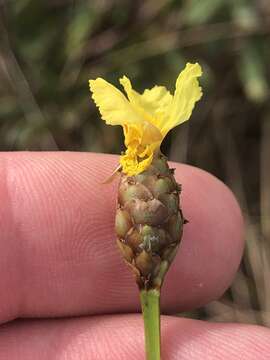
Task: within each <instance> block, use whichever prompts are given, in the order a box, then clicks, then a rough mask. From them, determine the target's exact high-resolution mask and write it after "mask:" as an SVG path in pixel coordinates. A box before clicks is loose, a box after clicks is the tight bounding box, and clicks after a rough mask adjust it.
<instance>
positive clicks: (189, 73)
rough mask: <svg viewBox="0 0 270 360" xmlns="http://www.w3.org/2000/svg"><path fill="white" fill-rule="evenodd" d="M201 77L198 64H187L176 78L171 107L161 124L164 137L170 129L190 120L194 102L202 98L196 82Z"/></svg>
mask: <svg viewBox="0 0 270 360" xmlns="http://www.w3.org/2000/svg"><path fill="white" fill-rule="evenodd" d="M201 75H202V70H201V67H200V65H199V64H198V63H196V64H190V63H187V65H186V67H185V69H184V70H183V71H182V72H181V73H180V75H179V76H178V78H177V80H176V86H175V93H174V96H173V100H172V103H171V106H170V107H169V109H168V113H167V116H166V117H165V118H164V121H163V124H161V131H162V134H163V135H164V136H165V135H166V134H167V132H168V131H170V130H171V129H172V128H174V127H175V126H177V125H179V124H181V123H183V122H184V121H186V120H188V119H189V118H190V116H191V113H192V110H193V108H194V105H195V103H196V101H198V100H200V98H201V97H202V90H201V87H200V86H199V82H198V80H197V78H198V77H200V76H201Z"/></svg>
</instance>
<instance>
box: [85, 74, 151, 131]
mask: <svg viewBox="0 0 270 360" xmlns="http://www.w3.org/2000/svg"><path fill="white" fill-rule="evenodd" d="M89 86H90V90H91V91H92V93H93V94H92V97H93V99H94V101H95V103H96V105H97V107H98V108H99V111H100V113H101V117H102V119H103V120H104V121H105V122H106V124H109V125H124V124H143V122H144V119H143V118H142V117H141V116H140V115H139V114H138V113H137V112H136V111H135V110H134V108H133V107H132V106H131V104H130V102H129V101H128V100H127V98H126V97H125V96H124V95H123V94H122V93H121V91H119V90H118V89H117V88H116V87H114V86H113V85H111V84H110V83H108V82H107V81H105V80H103V79H101V78H97V79H96V80H90V81H89Z"/></svg>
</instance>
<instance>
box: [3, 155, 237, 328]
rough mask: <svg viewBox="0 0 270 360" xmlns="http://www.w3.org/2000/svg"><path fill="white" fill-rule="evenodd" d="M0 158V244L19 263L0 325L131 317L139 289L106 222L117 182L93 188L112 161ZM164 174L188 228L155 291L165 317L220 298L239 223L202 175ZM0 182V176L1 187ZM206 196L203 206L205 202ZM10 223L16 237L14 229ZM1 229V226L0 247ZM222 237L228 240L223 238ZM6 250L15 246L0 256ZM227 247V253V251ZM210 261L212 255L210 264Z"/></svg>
mask: <svg viewBox="0 0 270 360" xmlns="http://www.w3.org/2000/svg"><path fill="white" fill-rule="evenodd" d="M4 160H6V161H7V160H8V162H9V166H10V168H12V172H11V173H10V175H9V179H10V180H9V181H10V182H9V184H8V186H9V194H10V195H11V196H12V199H6V201H7V202H8V203H9V202H11V203H12V209H13V210H12V211H13V214H12V216H9V213H8V212H5V216H6V219H5V224H4V225H3V224H2V226H1V229H0V246H4V247H6V249H5V252H7V251H13V254H12V261H11V263H13V262H15V261H17V257H19V258H21V257H23V259H21V260H20V261H21V265H20V266H19V267H17V266H14V271H15V270H16V269H18V271H19V272H20V273H19V274H17V273H16V276H17V277H18V279H17V280H16V281H17V282H15V283H13V282H11V283H10V284H9V287H10V291H11V292H13V293H15V294H16V296H15V298H16V299H17V302H18V304H17V303H16V304H15V305H16V307H18V309H15V310H14V307H12V308H11V309H10V308H9V302H8V299H5V298H3V297H2V298H0V321H2V322H3V321H7V320H8V319H10V318H12V317H13V318H15V317H16V316H18V315H20V316H28V317H29V316H34V317H35V316H39V317H44V316H71V315H82V314H99V313H115V312H128V311H138V309H139V301H138V291H137V289H136V286H135V283H134V280H133V277H132V275H131V273H130V271H129V270H128V269H127V267H126V265H125V264H124V263H123V261H122V259H121V257H120V255H119V253H118V250H117V247H116V244H115V235H114V229H113V227H114V226H113V224H114V220H113V217H114V212H115V203H116V201H115V193H116V188H117V183H118V181H117V180H116V181H114V182H113V183H111V184H109V185H102V184H101V183H102V181H103V180H104V179H106V178H107V177H108V175H110V174H111V173H112V171H113V169H114V168H115V165H116V164H117V162H118V157H115V156H108V155H98V154H84V153H69V152H64V153H63V152H57V153H33V152H31V153H28V152H23V153H12V154H9V153H2V154H1V161H4ZM101 164H102V166H100V165H101ZM172 166H173V167H176V177H177V179H178V181H179V182H180V183H182V184H183V193H182V205H183V209H184V215H185V216H186V217H187V218H188V219H189V220H190V223H189V224H187V225H186V226H185V229H184V238H183V242H182V244H181V248H180V251H179V252H178V255H177V258H176V260H175V262H174V263H173V265H172V268H171V270H170V271H169V273H168V275H167V278H166V281H165V284H164V292H163V294H164V295H163V296H162V309H163V311H165V312H175V311H180V310H184V309H187V308H191V307H194V306H199V305H201V304H203V303H205V302H208V301H209V300H211V299H215V298H217V297H218V296H220V295H221V294H222V292H223V291H224V290H225V288H226V287H227V286H229V284H230V282H231V279H232V277H233V275H234V273H235V271H236V269H237V267H238V265H239V261H240V258H241V254H242V249H243V236H242V235H243V233H242V218H241V214H240V211H239V208H238V205H237V204H236V201H235V199H234V198H233V197H232V195H231V193H230V192H229V191H228V189H227V188H226V187H225V186H224V185H223V184H222V183H221V182H220V181H218V180H217V179H216V178H214V177H212V176H210V175H209V174H207V173H206V172H203V171H201V170H198V169H195V168H193V167H190V166H187V165H179V164H172ZM0 170H1V169H0ZM10 171H11V170H10ZM3 177H4V175H3V174H2V173H0V179H2V178H3ZM12 189H14V190H12ZM210 189H211V199H209V198H207V196H206V195H205V193H207V194H209V193H210V192H209V191H210ZM15 190H16V191H15ZM32 195H33V196H32ZM3 199H5V198H4V197H3ZM206 200H207V206H208V207H209V212H208V214H207V215H205V201H206ZM3 201H4V200H3ZM8 203H7V204H4V203H3V208H8V206H10V205H9V204H8ZM219 203H222V219H223V221H222V222H221V223H220V224H219V232H220V233H219V234H216V233H215V226H214V219H216V216H217V214H219ZM14 218H15V219H16V224H19V225H20V229H19V230H20V231H18V229H16V231H15V230H14V228H13V227H14ZM3 226H6V227H7V230H6V239H4V238H3V233H4V232H3V229H2V227H3ZM15 227H16V228H18V225H16V226H15ZM14 231H15V233H14ZM225 232H229V234H230V237H229V238H228V237H227V236H226V234H225ZM10 244H13V246H14V248H12V249H8V247H9V246H10ZM21 246H23V250H20V247H21ZM232 248H233V249H234V251H230V249H232ZM17 251H19V254H18V253H17ZM3 253H4V252H1V253H0V264H2V266H3V264H4V263H3V261H2V260H1V256H2V254H3ZM209 256H211V257H214V258H213V259H211V262H209ZM0 266H1V265H0ZM21 267H22V268H21ZM9 268H10V262H9V263H6V265H5V268H4V269H3V271H2V273H3V274H4V275H3V276H4V277H5V276H6V275H5V274H7V272H8V271H9ZM224 268H225V269H226V272H224V271H223V269H224ZM213 269H215V271H213ZM9 272H10V271H9ZM1 281H2V284H3V281H7V279H2V280H0V293H1V294H2V293H3V291H6V288H5V286H4V284H3V287H1ZM201 284H202V285H201ZM105 291H106V296H104V294H105ZM20 297H23V303H21V300H20Z"/></svg>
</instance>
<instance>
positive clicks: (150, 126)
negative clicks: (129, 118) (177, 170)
mask: <svg viewBox="0 0 270 360" xmlns="http://www.w3.org/2000/svg"><path fill="white" fill-rule="evenodd" d="M119 81H120V84H121V85H122V86H123V87H124V89H125V92H126V93H127V96H128V98H129V101H130V103H131V105H132V106H133V108H134V109H135V110H136V112H137V114H139V115H140V116H141V118H142V119H143V120H144V123H143V124H142V125H141V129H140V130H141V133H142V135H143V136H142V139H141V142H142V144H151V143H153V142H156V141H161V140H162V134H161V132H160V131H159V129H158V127H157V126H156V125H155V121H154V118H153V116H152V114H151V112H150V111H149V107H148V104H147V103H146V102H145V101H144V100H143V97H142V95H140V94H139V93H138V92H137V91H135V90H133V89H132V86H131V82H130V80H129V79H128V78H127V77H126V76H123V77H122V78H121V79H120V80H119Z"/></svg>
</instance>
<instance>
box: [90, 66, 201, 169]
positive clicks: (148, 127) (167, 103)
mask: <svg viewBox="0 0 270 360" xmlns="http://www.w3.org/2000/svg"><path fill="white" fill-rule="evenodd" d="M201 75H202V71H201V67H200V65H199V64H197V63H196V64H190V63H188V64H187V65H186V67H185V69H184V70H183V71H182V72H181V73H180V74H179V76H178V78H177V80H176V85H175V92H174V95H171V94H170V92H169V91H168V90H167V89H166V88H165V87H164V86H154V87H153V88H152V89H146V90H145V91H144V92H143V93H142V94H139V93H138V92H136V91H135V90H133V89H132V86H131V83H130V80H129V79H128V78H127V77H126V76H124V77H122V78H121V79H120V83H121V85H122V86H123V87H124V90H125V92H126V94H127V97H126V96H125V95H124V94H123V93H121V92H120V91H119V90H118V89H117V88H115V87H114V86H113V85H111V84H110V83H108V82H107V81H105V80H103V79H101V78H97V79H96V80H90V81H89V85H90V90H91V91H92V93H93V95H92V96H93V99H94V101H95V103H96V105H97V106H98V107H99V110H100V113H101V116H102V119H103V120H105V122H106V124H109V125H122V127H123V130H124V135H125V145H126V147H127V149H126V152H125V154H124V155H122V156H121V158H120V163H121V165H122V170H123V172H124V173H125V174H126V175H129V176H132V175H137V174H139V173H141V172H142V171H144V170H146V169H147V168H148V167H149V166H150V164H151V162H152V160H153V156H154V153H155V152H156V151H157V150H158V149H159V147H160V144H161V142H162V140H163V139H164V137H165V136H166V134H167V133H168V132H169V131H170V130H171V129H172V128H174V127H175V126H177V125H179V124H181V123H183V122H185V121H186V120H188V119H189V118H190V115H191V113H192V110H193V108H194V105H195V103H196V101H198V100H199V99H200V98H201V96H202V91H201V88H200V86H199V83H198V80H197V78H198V77H200V76H201Z"/></svg>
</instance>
